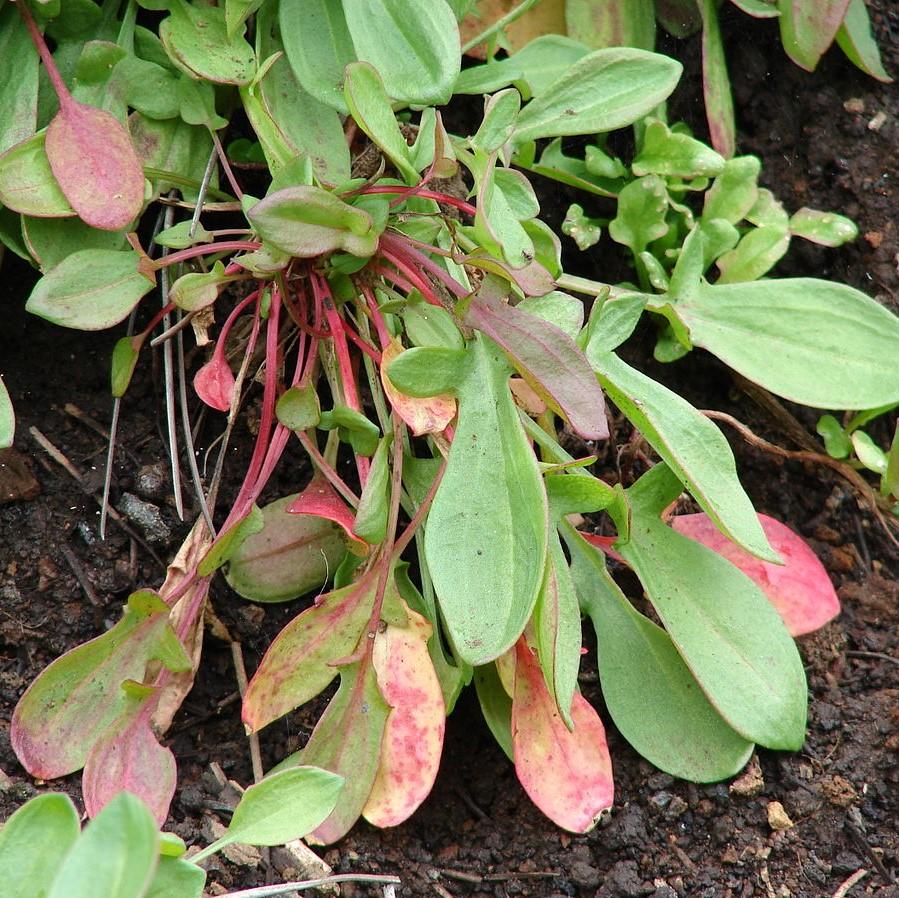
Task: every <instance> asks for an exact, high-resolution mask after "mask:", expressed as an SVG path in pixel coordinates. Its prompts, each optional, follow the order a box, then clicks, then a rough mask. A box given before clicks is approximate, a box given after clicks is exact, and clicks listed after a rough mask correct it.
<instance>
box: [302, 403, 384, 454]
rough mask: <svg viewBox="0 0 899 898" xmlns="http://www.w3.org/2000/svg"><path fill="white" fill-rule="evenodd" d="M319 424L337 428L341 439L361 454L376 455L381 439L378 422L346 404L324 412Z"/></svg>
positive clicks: (325, 428) (321, 426)
mask: <svg viewBox="0 0 899 898" xmlns="http://www.w3.org/2000/svg"><path fill="white" fill-rule="evenodd" d="M318 426H319V427H320V428H321V429H322V430H335V429H336V430H337V431H338V433H339V434H340V439H341V440H342V441H343V442H345V443H349V444H350V445H351V446H352V447H353V450H354V451H355V452H358V453H359V454H360V455H374V454H375V450H376V449H377V448H378V440H380V439H381V431H380V430H379V429H378V425H377V424H375V423H374V422H373V421H371V420H369V419H368V418H367V417H366V416H365V415H364V414H363V413H362V412H357V411H356V410H355V409H352V408H349V407H348V406H346V405H335V406H334V408H332V409H331V410H330V411H327V412H322V413H321V417H320V418H319V420H318Z"/></svg>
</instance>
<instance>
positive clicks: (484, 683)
mask: <svg viewBox="0 0 899 898" xmlns="http://www.w3.org/2000/svg"><path fill="white" fill-rule="evenodd" d="M474 685H475V689H476V690H477V693H478V702H479V703H480V705H481V713H483V715H484V720H485V721H486V722H487V726H488V727H490V732H491V733H493V737H494V738H495V739H496V741H497V743H498V744H499V747H500V748H501V749H502V750H503V751H504V752H505V753H506V757H507V758H508V759H509V760H510V761H512V762H513V763H514V761H515V757H514V754H513V751H512V698H511V696H510V695H509V693H508V692H506V690H505V689H504V688H503V684H502V681H501V680H500V678H499V675H498V674H497V672H496V665H495V664H483V665H481V666H480V667H476V668H475V671H474Z"/></svg>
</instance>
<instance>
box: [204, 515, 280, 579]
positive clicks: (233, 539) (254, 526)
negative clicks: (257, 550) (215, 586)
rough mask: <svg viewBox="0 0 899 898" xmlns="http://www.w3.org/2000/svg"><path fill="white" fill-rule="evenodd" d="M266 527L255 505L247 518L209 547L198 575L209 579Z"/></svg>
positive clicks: (220, 534)
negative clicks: (247, 540) (247, 541)
mask: <svg viewBox="0 0 899 898" xmlns="http://www.w3.org/2000/svg"><path fill="white" fill-rule="evenodd" d="M264 526H265V519H264V518H263V516H262V512H261V511H260V509H259V506H258V505H254V506H253V507H252V508H251V509H250V512H249V514H248V515H247V516H246V517H244V518H241V520H239V521H238V522H237V523H236V524H232V525H231V526H230V527H229V528H228V529H227V530H225V531H224V533H219V535H218V536H217V537H216V539H215V542H214V543H213V544H212V545H211V546H210V547H209V551H207V552H206V554H205V555H204V556H203V559H202V561H200V564H199V565H198V567H197V573H198V574H199V575H200V576H201V577H208V576H209V575H210V574H211V573H213V572H214V571H217V570H218V569H219V568H220V567H221V566H222V565H223V564H224V563H225V562H226V561H228V560H230V559H231V558H232V556H233V555H234V553H235V552H237V550H238V549H239V548H240V547H241V545H242V544H243V543H244V541H245V540H246V539H248V538H249V537H250V536H252V535H253V534H254V533H259V532H260V531H261V530H262V528H263V527H264Z"/></svg>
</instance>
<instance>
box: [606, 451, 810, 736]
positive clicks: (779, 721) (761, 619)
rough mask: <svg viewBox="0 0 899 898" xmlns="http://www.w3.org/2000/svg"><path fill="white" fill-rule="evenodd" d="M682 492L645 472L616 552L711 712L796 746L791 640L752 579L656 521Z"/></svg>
mask: <svg viewBox="0 0 899 898" xmlns="http://www.w3.org/2000/svg"><path fill="white" fill-rule="evenodd" d="M680 490H681V484H680V481H679V480H678V479H677V478H676V477H675V476H674V474H673V473H672V472H671V471H670V470H669V469H668V468H667V467H666V466H665V465H664V464H659V465H656V466H655V467H654V468H652V469H651V470H650V471H649V472H648V473H646V474H644V475H643V477H641V478H640V480H638V481H637V483H636V484H634V486H632V487H631V488H630V489H629V490H628V497H629V498H630V501H631V509H632V514H633V525H632V527H631V532H630V539H629V540H627V541H621V540H619V541H617V542H616V543H615V548H616V549H617V550H618V552H619V553H620V554H621V556H622V557H623V558H624V559H625V561H627V563H628V564H629V565H630V566H631V567H632V568H633V569H634V570H635V571H636V573H637V575H638V576H639V577H640V580H641V582H642V584H643V587H644V589H645V590H646V593H647V595H648V596H649V599H650V601H651V602H652V604H653V607H654V608H655V610H656V612H657V613H658V615H659V617H660V618H661V620H662V623H663V624H664V626H665V629H666V630H667V631H668V635H669V636H670V637H671V639H672V641H673V643H674V645H675V646H676V647H677V650H678V652H679V653H680V655H681V657H682V658H683V659H684V661H685V662H686V664H687V667H689V668H690V671H691V672H692V674H693V676H694V677H696V679H697V681H698V682H699V684H700V686H701V688H702V690H703V692H704V693H705V694H706V696H707V697H708V699H709V701H710V702H711V703H712V704H713V705H714V706H715V708H716V709H717V711H718V713H719V714H720V715H721V716H722V717H723V718H724V719H725V720H726V721H727V722H728V723H729V724H730V726H731V727H733V729H735V730H736V731H737V732H738V733H739V734H740V735H741V736H743V737H744V738H745V739H747V740H750V741H752V742H757V743H759V744H761V745H764V746H766V747H768V748H778V749H788V750H796V749H798V748H799V747H800V746H801V745H802V743H803V741H804V740H805V720H806V704H807V700H808V697H807V686H806V682H805V673H804V671H803V668H802V659H801V658H800V657H799V652H798V651H797V650H796V645H795V643H794V642H793V640H792V638H791V637H790V634H789V633H788V632H787V629H786V627H785V626H784V624H783V622H782V621H781V619H780V616H779V615H778V613H777V612H776V611H775V610H774V607H773V606H772V605H771V603H770V602H769V601H768V599H767V597H766V596H765V594H764V593H763V592H762V591H761V590H760V589H759V588H758V587H757V586H756V585H755V583H753V582H752V580H750V579H749V577H747V576H746V575H745V574H744V573H743V572H742V571H740V570H738V569H737V568H735V567H734V566H733V565H732V564H731V563H730V562H729V561H726V560H725V559H724V558H722V557H721V556H720V555H718V554H716V553H715V552H712V551H711V550H710V549H706V548H705V546H701V545H699V544H698V543H696V542H693V541H692V540H689V539H687V538H686V537H684V536H681V535H680V534H679V533H677V532H675V531H674V530H672V529H671V528H670V527H668V526H666V525H665V524H663V523H662V521H661V520H660V519H659V514H660V512H661V511H662V509H663V508H665V507H666V506H667V505H669V504H670V503H671V502H672V501H673V500H674V499H676V498H677V496H678V494H679V493H680Z"/></svg>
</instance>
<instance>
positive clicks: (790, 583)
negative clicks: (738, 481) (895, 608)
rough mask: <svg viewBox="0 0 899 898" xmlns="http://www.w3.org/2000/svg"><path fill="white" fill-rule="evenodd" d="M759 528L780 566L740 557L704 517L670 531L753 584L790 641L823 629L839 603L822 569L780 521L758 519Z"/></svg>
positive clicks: (687, 518) (686, 518)
mask: <svg viewBox="0 0 899 898" xmlns="http://www.w3.org/2000/svg"><path fill="white" fill-rule="evenodd" d="M759 522H760V523H761V525H762V529H763V530H764V531H765V536H767V537H768V542H770V543H771V545H772V546H773V548H774V549H775V550H776V551H777V552H778V553H779V554H780V556H781V557H782V558H783V560H784V562H785V563H784V564H782V565H779V564H769V563H768V562H766V561H760V560H759V559H758V558H755V557H754V556H752V555H750V554H749V553H748V552H745V551H744V550H743V549H741V548H740V547H739V546H737V545H736V544H735V543H732V542H731V541H730V540H729V539H728V538H727V537H726V536H724V534H723V533H721V531H720V530H718V528H717V527H716V526H715V524H714V523H713V522H712V520H711V518H709V516H708V515H706V514H703V513H700V514H683V515H678V516H677V517H675V518H673V519H672V521H671V525H672V527H674V529H675V530H677V531H678V533H682V534H683V535H684V536H688V537H689V538H690V539H694V540H696V542H699V543H702V545H704V546H707V547H708V548H709V549H712V550H713V551H715V552H717V553H718V554H719V555H721V556H722V557H724V558H726V559H727V560H728V561H729V562H731V564H734V565H735V566H736V567H738V568H739V569H740V570H741V571H743V573H744V574H746V575H747V576H748V577H749V578H751V579H752V580H753V581H755V583H756V584H757V585H758V586H759V587H760V588H761V589H762V591H763V592H764V593H765V595H766V596H768V599H769V600H770V601H771V604H772V605H774V607H775V608H776V609H777V611H778V613H779V614H780V616H781V617H782V618H783V620H784V623H785V624H786V625H787V629H788V630H789V631H790V634H791V635H793V636H801V635H802V634H803V633H811V632H812V631H813V630H817V629H818V628H819V627H823V626H824V624H826V623H827V622H828V621H829V620H833V618H835V617H836V616H837V615H838V614H839V613H840V600H839V599H838V598H837V594H836V591H835V590H834V588H833V584H832V583H831V582H830V577H828V575H827V571H826V570H825V569H824V565H823V564H821V562H820V561H819V560H818V558H817V556H816V555H815V553H814V552H813V551H812V550H811V549H810V548H809V546H808V544H807V543H806V542H805V540H803V539H802V537H800V536H797V535H796V534H795V533H793V531H792V530H790V528H789V527H787V526H785V525H784V524H781V523H780V521H776V520H774V518H769V517H768V516H767V515H763V514H760V515H759Z"/></svg>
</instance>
